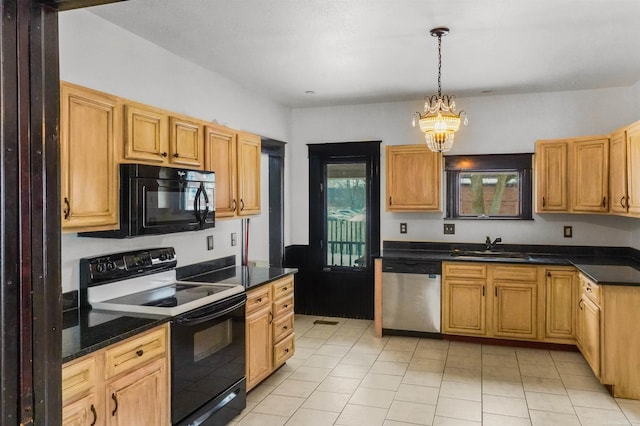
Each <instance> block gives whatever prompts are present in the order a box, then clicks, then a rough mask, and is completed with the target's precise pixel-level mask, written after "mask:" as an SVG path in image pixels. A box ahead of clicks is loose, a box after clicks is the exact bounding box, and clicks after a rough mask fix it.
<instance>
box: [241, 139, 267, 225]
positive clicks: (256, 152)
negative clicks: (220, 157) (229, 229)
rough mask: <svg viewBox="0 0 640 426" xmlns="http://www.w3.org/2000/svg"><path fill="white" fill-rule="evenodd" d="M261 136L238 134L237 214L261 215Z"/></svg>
mask: <svg viewBox="0 0 640 426" xmlns="http://www.w3.org/2000/svg"><path fill="white" fill-rule="evenodd" d="M261 147H262V142H261V139H260V136H258V135H253V134H251V133H245V132H240V133H238V196H239V197H240V200H239V202H238V204H239V205H238V207H237V210H236V212H237V214H238V215H239V216H249V215H253V214H259V213H260V150H261Z"/></svg>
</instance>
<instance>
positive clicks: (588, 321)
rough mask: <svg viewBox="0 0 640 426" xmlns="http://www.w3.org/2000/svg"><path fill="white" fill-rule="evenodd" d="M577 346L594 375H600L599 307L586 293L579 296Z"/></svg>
mask: <svg viewBox="0 0 640 426" xmlns="http://www.w3.org/2000/svg"><path fill="white" fill-rule="evenodd" d="M578 320H579V322H580V327H579V328H580V340H579V341H578V348H579V349H580V352H582V355H584V358H585V359H586V360H587V363H589V366H590V367H591V369H592V370H593V373H594V374H595V375H596V377H600V308H599V307H598V305H596V304H595V303H593V302H592V301H591V300H590V299H589V298H588V297H587V296H586V295H583V296H582V297H581V298H580V304H579V310H578Z"/></svg>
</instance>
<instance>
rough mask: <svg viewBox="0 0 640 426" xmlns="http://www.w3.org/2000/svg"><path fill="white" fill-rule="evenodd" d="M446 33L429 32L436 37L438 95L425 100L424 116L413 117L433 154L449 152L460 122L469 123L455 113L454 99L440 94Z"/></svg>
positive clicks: (461, 115)
mask: <svg viewBox="0 0 640 426" xmlns="http://www.w3.org/2000/svg"><path fill="white" fill-rule="evenodd" d="M448 33H449V28H445V27H439V28H434V29H432V30H431V35H432V36H433V37H438V94H437V95H432V96H430V97H428V98H427V100H426V101H425V103H424V114H420V113H419V112H416V113H415V115H414V117H413V127H415V126H416V119H418V124H419V125H420V130H422V131H423V132H424V137H425V140H426V142H427V146H428V147H429V149H430V150H431V151H434V152H447V151H449V150H450V149H451V147H452V146H453V139H454V137H455V132H457V131H458V129H459V128H460V121H461V120H462V119H463V118H464V122H463V123H464V125H465V126H466V125H467V124H468V123H469V120H468V119H467V114H466V113H465V112H464V111H460V112H459V113H458V112H456V103H455V101H454V98H455V97H454V96H449V95H443V94H442V86H441V81H440V80H441V76H442V37H443V36H446V35H447V34H448Z"/></svg>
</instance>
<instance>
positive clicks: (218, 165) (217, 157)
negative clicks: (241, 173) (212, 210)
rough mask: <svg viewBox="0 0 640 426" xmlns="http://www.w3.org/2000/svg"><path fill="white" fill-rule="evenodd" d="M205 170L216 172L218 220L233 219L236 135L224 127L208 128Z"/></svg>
mask: <svg viewBox="0 0 640 426" xmlns="http://www.w3.org/2000/svg"><path fill="white" fill-rule="evenodd" d="M204 141H205V146H204V148H205V169H206V170H212V171H214V172H216V218H219V217H233V216H235V214H236V209H237V206H238V201H237V195H236V188H237V187H236V185H237V183H236V174H237V169H236V133H235V132H234V131H233V130H231V129H228V128H226V127H222V126H206V127H205V129H204Z"/></svg>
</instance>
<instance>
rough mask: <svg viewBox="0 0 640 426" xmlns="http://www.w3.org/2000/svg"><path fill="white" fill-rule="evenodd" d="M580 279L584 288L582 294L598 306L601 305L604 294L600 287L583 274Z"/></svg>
mask: <svg viewBox="0 0 640 426" xmlns="http://www.w3.org/2000/svg"><path fill="white" fill-rule="evenodd" d="M579 277H580V284H581V286H582V293H584V294H586V295H587V296H589V298H590V299H591V300H593V301H594V302H595V303H596V305H600V297H601V292H602V290H601V289H600V286H599V285H598V284H596V283H594V282H593V281H591V280H590V279H589V278H587V277H585V276H584V275H582V274H580V275H579Z"/></svg>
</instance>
